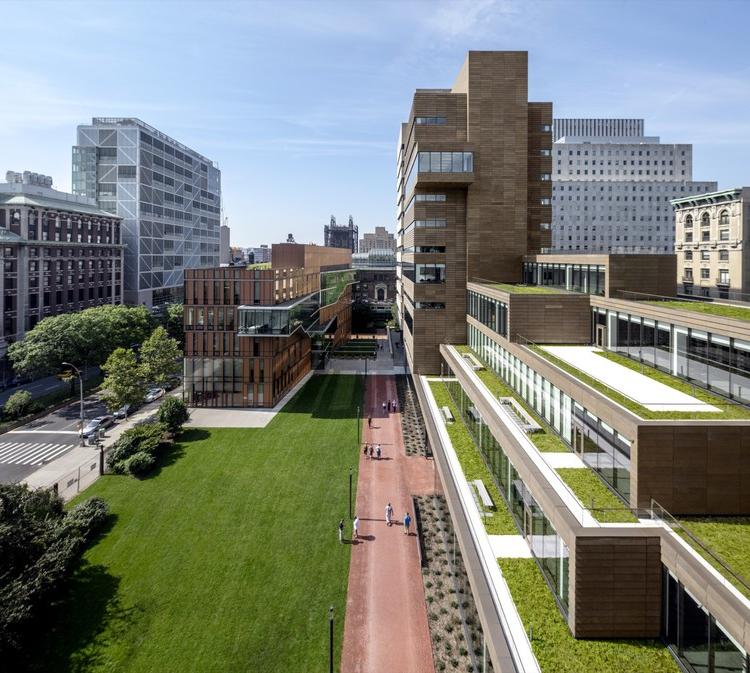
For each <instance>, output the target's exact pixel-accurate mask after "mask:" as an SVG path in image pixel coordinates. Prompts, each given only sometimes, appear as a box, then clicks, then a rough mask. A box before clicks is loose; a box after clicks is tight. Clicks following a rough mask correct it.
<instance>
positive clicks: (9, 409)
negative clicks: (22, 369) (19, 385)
mask: <svg viewBox="0 0 750 673" xmlns="http://www.w3.org/2000/svg"><path fill="white" fill-rule="evenodd" d="M30 405H31V393H30V392H29V391H28V390H17V391H16V392H15V393H13V394H12V395H11V396H10V397H9V398H8V399H7V401H6V402H5V405H4V406H3V413H4V414H5V415H6V416H7V417H8V418H20V417H21V416H23V415H24V414H25V413H26V412H27V411H28V409H29V406H30Z"/></svg>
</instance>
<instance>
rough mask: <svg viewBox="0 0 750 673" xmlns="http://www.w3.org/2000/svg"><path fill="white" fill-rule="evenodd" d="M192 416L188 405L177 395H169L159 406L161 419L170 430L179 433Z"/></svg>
mask: <svg viewBox="0 0 750 673" xmlns="http://www.w3.org/2000/svg"><path fill="white" fill-rule="evenodd" d="M188 418H190V414H189V413H188V409H187V405H186V404H185V403H184V402H183V401H182V400H181V399H179V398H177V397H168V398H167V399H166V400H164V401H163V402H162V403H161V406H160V407H159V421H160V422H161V423H164V425H166V426H167V427H168V428H169V430H170V432H172V433H173V434H174V433H177V432H179V430H180V428H181V427H182V426H183V425H184V424H185V423H186V422H187V420H188Z"/></svg>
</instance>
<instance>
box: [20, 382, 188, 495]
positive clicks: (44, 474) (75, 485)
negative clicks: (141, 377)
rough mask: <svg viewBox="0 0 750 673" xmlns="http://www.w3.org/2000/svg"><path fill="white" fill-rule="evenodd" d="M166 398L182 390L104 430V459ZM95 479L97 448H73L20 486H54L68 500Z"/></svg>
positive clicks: (97, 468)
mask: <svg viewBox="0 0 750 673" xmlns="http://www.w3.org/2000/svg"><path fill="white" fill-rule="evenodd" d="M169 395H172V396H180V395H182V388H176V389H175V390H173V391H171V392H169V393H167V395H166V396H165V397H162V398H160V399H158V400H156V401H154V402H151V403H150V404H146V405H144V406H143V407H141V408H140V409H138V411H136V412H135V413H134V414H133V415H132V416H129V417H128V419H127V420H125V421H121V422H120V423H116V424H115V425H112V426H110V427H109V428H107V432H106V434H105V435H104V455H105V459H106V455H107V451H108V450H109V448H110V447H111V446H112V444H114V443H115V441H117V439H119V437H120V435H122V433H123V432H125V431H126V430H128V429H129V428H132V427H133V426H134V425H136V424H138V423H140V422H142V421H145V420H146V419H147V418H149V417H150V416H152V415H153V414H154V413H156V410H157V409H158V408H159V405H161V403H162V402H163V401H164V399H165V398H166V397H167V396H169ZM98 478H99V449H98V447H95V446H88V445H87V446H76V447H75V448H73V449H71V450H70V451H68V452H67V453H66V454H65V455H63V456H61V457H60V458H58V459H57V460H54V461H52V462H51V463H48V464H46V465H44V466H42V467H40V468H39V469H38V470H37V471H36V472H32V473H31V474H30V475H29V476H28V477H26V479H24V480H23V483H25V484H28V486H29V487H30V488H49V487H50V486H52V485H53V484H57V487H58V493H59V494H60V495H61V496H62V497H63V499H64V500H66V501H67V500H70V499H71V498H73V497H74V496H75V495H76V494H77V493H79V492H80V491H82V490H83V489H84V488H86V487H88V486H90V485H91V484H93V483H94V482H95V481H96V480H97V479H98Z"/></svg>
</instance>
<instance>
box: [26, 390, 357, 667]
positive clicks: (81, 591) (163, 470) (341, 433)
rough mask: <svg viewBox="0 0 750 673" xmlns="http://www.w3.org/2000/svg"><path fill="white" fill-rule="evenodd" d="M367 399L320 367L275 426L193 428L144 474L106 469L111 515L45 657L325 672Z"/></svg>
mask: <svg viewBox="0 0 750 673" xmlns="http://www.w3.org/2000/svg"><path fill="white" fill-rule="evenodd" d="M361 404H362V378H361V377H355V376H316V377H313V378H312V379H311V380H310V381H309V382H308V383H307V385H306V386H305V387H304V388H303V389H302V390H301V391H300V392H299V393H298V394H297V395H296V396H295V397H294V399H293V400H292V401H290V402H289V403H288V404H287V406H286V407H285V408H284V410H283V411H281V412H280V413H279V414H278V415H277V416H276V417H275V418H274V419H273V420H272V421H271V423H270V424H269V425H268V426H267V427H266V428H257V429H255V428H253V429H247V428H242V429H239V428H237V429H235V428H222V429H200V428H194V429H191V430H188V431H187V432H186V433H185V434H184V435H183V436H182V441H180V442H179V443H177V444H175V445H174V447H173V449H172V450H171V451H170V452H169V453H167V454H165V455H164V456H163V457H162V459H161V461H160V462H159V463H158V464H157V467H156V470H155V471H154V472H153V473H152V474H151V475H149V476H148V477H147V478H145V479H142V480H133V479H130V478H127V477H122V476H116V475H107V476H104V477H102V478H101V479H99V480H98V481H97V482H96V483H95V484H94V485H93V486H92V487H91V488H89V489H88V490H87V493H86V495H87V496H90V495H98V496H101V497H103V498H104V499H105V500H106V501H107V502H108V503H109V506H110V511H111V512H112V517H113V521H114V523H113V526H112V528H111V530H109V531H108V532H107V533H106V534H105V535H103V536H102V537H101V538H100V539H99V540H98V542H97V543H96V544H94V545H93V546H92V547H91V549H89V550H88V551H87V552H86V554H85V555H84V563H83V564H82V565H81V567H80V568H79V569H78V570H77V572H76V574H75V576H74V578H73V580H72V583H73V586H72V590H71V592H70V595H69V597H68V598H67V600H66V601H65V603H64V604H63V605H62V606H61V607H60V609H59V610H58V611H57V612H56V614H55V618H54V619H53V620H51V626H50V628H49V629H48V630H45V631H43V632H44V634H45V637H44V638H42V639H37V641H38V644H39V647H38V649H39V652H38V656H39V660H40V666H39V668H38V669H35V670H45V671H76V672H77V673H93V672H100V671H120V672H123V673H140V672H143V673H152V672H154V671H245V670H250V669H252V670H253V671H259V672H264V673H267V672H271V671H279V672H281V671H283V672H287V671H322V670H327V667H328V645H327V642H328V641H327V638H328V635H327V634H328V623H327V615H328V607H329V606H330V605H333V606H334V610H335V616H336V620H335V648H336V652H337V654H336V661H339V655H338V652H340V648H341V638H342V633H343V624H344V613H345V608H346V589H347V581H348V580H347V578H348V573H349V559H350V550H351V547H349V545H340V544H339V542H338V540H337V533H336V524H337V523H338V521H339V519H341V518H345V517H346V516H347V514H348V498H349V491H348V489H349V469H350V468H352V467H353V468H354V470H355V473H354V483H355V484H356V483H357V474H356V470H357V465H358V457H359V456H358V453H359V452H358V449H357V421H356V418H357V415H356V408H357V405H361Z"/></svg>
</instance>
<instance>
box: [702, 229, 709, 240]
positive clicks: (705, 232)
mask: <svg viewBox="0 0 750 673" xmlns="http://www.w3.org/2000/svg"><path fill="white" fill-rule="evenodd" d="M710 240H711V232H710V231H709V230H708V229H704V230H703V231H701V241H710Z"/></svg>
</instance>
